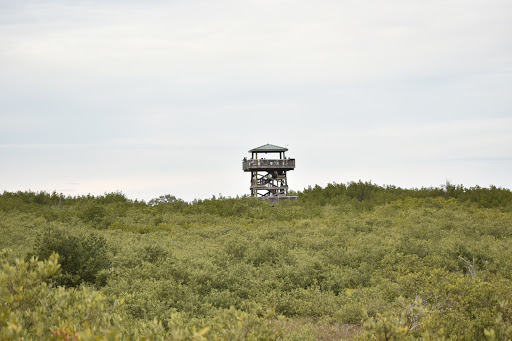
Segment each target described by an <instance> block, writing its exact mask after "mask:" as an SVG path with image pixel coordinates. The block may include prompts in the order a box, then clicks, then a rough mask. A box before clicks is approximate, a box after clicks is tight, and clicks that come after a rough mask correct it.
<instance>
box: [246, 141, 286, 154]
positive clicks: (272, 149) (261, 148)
mask: <svg viewBox="0 0 512 341" xmlns="http://www.w3.org/2000/svg"><path fill="white" fill-rule="evenodd" d="M287 150H288V148H284V147H279V146H274V145H273V144H268V143H267V144H264V145H263V146H259V147H256V148H253V149H251V150H249V153H254V152H265V153H266V152H285V151H287Z"/></svg>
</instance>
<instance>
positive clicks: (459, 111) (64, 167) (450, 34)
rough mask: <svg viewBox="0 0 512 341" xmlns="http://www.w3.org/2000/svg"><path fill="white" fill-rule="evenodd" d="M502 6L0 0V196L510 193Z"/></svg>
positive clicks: (401, 1)
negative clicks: (352, 188)
mask: <svg viewBox="0 0 512 341" xmlns="http://www.w3.org/2000/svg"><path fill="white" fill-rule="evenodd" d="M510 18H512V2H511V1H510V0H481V1H476V0H443V1H436V0H435V1H420V0H390V1H380V0H357V1H356V0H335V1H334V0H333V1H329V0H316V1H301V0H294V1H290V0H272V1H268V0H258V1H256V0H217V1H201V0H186V1H185V0H173V1H162V0H147V1H134V0H126V1H120V0H102V1H100V0H89V1H86V0H83V1H79V0H77V1H67V0H26V1H19V0H0V192H3V191H18V190H32V191H47V192H52V191H57V192H59V193H63V194H65V195H72V196H75V195H83V194H88V193H91V194H95V195H99V194H103V193H108V192H113V191H121V192H123V193H124V194H126V195H127V196H128V197H129V198H131V199H144V200H149V199H151V198H155V197H158V196H160V195H164V194H172V195H175V196H176V197H178V198H182V199H184V200H187V201H190V200H193V199H196V198H197V199H204V198H210V197H211V196H212V195H215V196H218V195H219V194H222V195H224V196H233V197H234V196H237V195H244V194H249V186H250V181H249V174H248V173H244V172H243V171H242V159H243V158H244V157H247V156H249V154H248V150H249V149H252V148H254V147H258V146H260V145H263V144H267V143H270V144H274V145H278V146H285V147H287V148H289V152H288V154H287V156H290V157H292V158H295V159H296V169H295V170H294V171H291V172H289V175H288V183H289V186H290V188H291V189H294V190H302V189H304V188H306V187H308V186H314V185H316V184H318V185H320V186H325V185H326V184H328V183H332V182H336V183H346V182H349V181H358V180H362V181H372V182H373V183H376V184H379V185H388V184H390V185H395V186H400V187H406V188H414V187H431V186H441V185H443V184H444V183H445V182H446V181H447V180H448V181H450V182H451V183H452V184H462V185H464V186H468V187H469V186H475V185H479V186H482V187H488V186H490V185H495V186H499V187H505V188H509V189H510V188H512V176H511V175H510V174H511V170H512V39H511V37H512V20H510Z"/></svg>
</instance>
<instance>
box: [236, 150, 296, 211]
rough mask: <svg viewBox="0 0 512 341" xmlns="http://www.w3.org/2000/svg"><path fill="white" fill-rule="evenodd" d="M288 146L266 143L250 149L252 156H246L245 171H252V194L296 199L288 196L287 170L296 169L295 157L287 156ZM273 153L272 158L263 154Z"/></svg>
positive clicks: (268, 198) (278, 198)
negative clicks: (248, 157)
mask: <svg viewBox="0 0 512 341" xmlns="http://www.w3.org/2000/svg"><path fill="white" fill-rule="evenodd" d="M286 151H288V148H283V147H279V146H274V145H272V144H266V145H263V146H260V147H257V148H254V149H251V150H249V153H251V158H250V159H247V158H244V160H243V169H244V172H251V196H253V197H257V198H261V199H266V200H271V201H274V202H277V201H279V200H280V199H296V198H297V197H296V196H288V179H287V177H286V172H288V171H290V170H293V169H295V159H290V158H286V155H285V152H286ZM269 153H270V154H272V155H271V156H272V157H271V158H269V159H267V158H266V157H265V158H263V157H262V155H263V154H265V156H267V154H269Z"/></svg>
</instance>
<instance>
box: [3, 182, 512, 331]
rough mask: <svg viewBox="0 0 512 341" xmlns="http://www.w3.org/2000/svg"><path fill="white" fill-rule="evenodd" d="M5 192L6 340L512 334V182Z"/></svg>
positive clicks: (4, 295) (4, 277)
mask: <svg viewBox="0 0 512 341" xmlns="http://www.w3.org/2000/svg"><path fill="white" fill-rule="evenodd" d="M296 194H297V195H299V200H297V201H290V202H282V203H280V204H279V205H275V206H272V205H269V204H268V203H266V202H264V201H260V200H255V199H251V198H223V197H221V198H212V199H207V200H195V201H194V202H192V203H187V202H184V201H183V200H180V199H177V198H176V197H174V196H171V195H166V196H161V197H159V198H157V199H154V200H151V201H150V202H149V203H145V202H143V201H132V200H129V199H127V198H126V197H125V196H124V195H123V194H122V193H110V194H105V195H103V196H90V195H89V196H78V197H66V196H64V195H62V194H58V193H55V192H54V193H45V192H38V193H34V192H16V193H11V192H4V193H3V194H2V195H0V233H1V234H2V238H0V249H3V250H4V251H2V254H1V257H0V258H1V259H0V269H1V270H0V340H8V339H24V340H31V339H32V340H39V339H50V340H53V339H55V340H57V339H62V340H89V339H90V340H93V339H94V340H102V339H105V340H111V339H112V340H118V339H119V340H128V339H130V340H142V339H145V340H160V339H161V340H169V339H170V340H203V339H204V340H250V339H252V340H266V339H267V340H271V339H282V340H315V339H324V340H337V339H359V340H413V339H422V340H485V339H487V340H510V339H512V248H511V247H510V245H512V243H511V242H512V193H511V191H510V190H508V189H503V188H496V187H492V186H491V187H490V188H480V187H474V188H464V187H462V186H454V185H451V184H449V183H447V184H446V185H445V186H443V187H440V188H421V189H402V188H398V187H394V186H378V185H375V184H372V183H365V182H353V183H348V184H336V183H333V184H329V185H328V186H326V187H325V188H321V187H319V186H315V187H312V188H307V189H305V190H304V191H302V192H297V193H296Z"/></svg>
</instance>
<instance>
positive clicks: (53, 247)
mask: <svg viewBox="0 0 512 341" xmlns="http://www.w3.org/2000/svg"><path fill="white" fill-rule="evenodd" d="M54 252H55V253H58V254H59V255H60V265H61V270H62V275H61V276H60V277H58V278H57V279H56V281H57V283H58V284H61V285H65V286H78V285H80V284H82V283H90V284H95V283H96V284H100V285H101V284H104V283H102V282H104V279H102V278H101V276H100V272H101V271H102V270H106V269H108V268H109V266H110V259H109V251H108V248H107V242H106V240H105V238H104V237H102V236H99V235H97V234H95V233H91V234H87V235H84V234H71V233H69V232H67V231H66V230H63V229H57V228H46V229H45V230H44V231H42V232H41V234H40V235H39V237H38V238H37V239H36V242H35V245H34V252H33V255H34V256H36V257H38V258H40V259H47V258H48V257H50V255H51V254H52V253H54ZM31 256H32V255H29V257H28V258H30V257H31Z"/></svg>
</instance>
